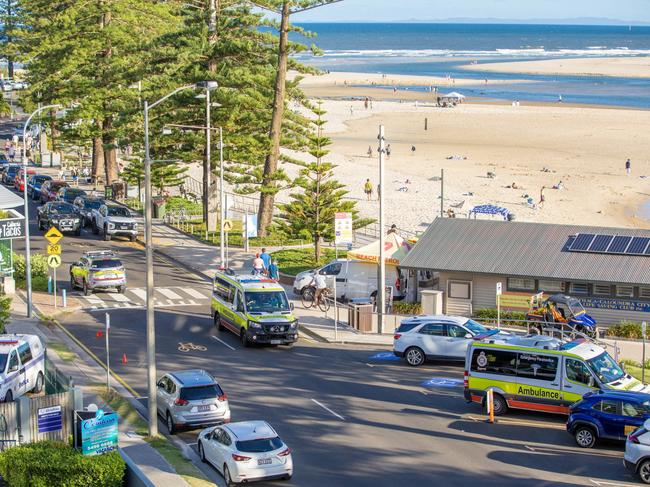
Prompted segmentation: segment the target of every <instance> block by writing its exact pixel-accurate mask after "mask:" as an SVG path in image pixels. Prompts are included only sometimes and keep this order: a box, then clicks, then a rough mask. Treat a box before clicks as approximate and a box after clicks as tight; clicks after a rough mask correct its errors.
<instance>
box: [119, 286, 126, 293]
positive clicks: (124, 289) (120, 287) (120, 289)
mask: <svg viewBox="0 0 650 487" xmlns="http://www.w3.org/2000/svg"><path fill="white" fill-rule="evenodd" d="M117 292H118V293H119V294H124V293H125V292H126V286H117Z"/></svg>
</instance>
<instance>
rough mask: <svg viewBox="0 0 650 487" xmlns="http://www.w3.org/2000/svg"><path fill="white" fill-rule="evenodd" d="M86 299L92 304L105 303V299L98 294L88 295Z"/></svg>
mask: <svg viewBox="0 0 650 487" xmlns="http://www.w3.org/2000/svg"><path fill="white" fill-rule="evenodd" d="M84 299H85V300H86V301H88V302H89V303H90V304H98V305H100V306H101V305H102V304H104V301H102V299H101V298H98V297H97V296H93V295H92V294H90V295H88V296H84Z"/></svg>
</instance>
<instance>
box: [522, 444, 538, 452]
mask: <svg viewBox="0 0 650 487" xmlns="http://www.w3.org/2000/svg"><path fill="white" fill-rule="evenodd" d="M524 448H526V449H527V450H530V451H537V450H535V449H534V448H533V447H532V446H528V445H524Z"/></svg>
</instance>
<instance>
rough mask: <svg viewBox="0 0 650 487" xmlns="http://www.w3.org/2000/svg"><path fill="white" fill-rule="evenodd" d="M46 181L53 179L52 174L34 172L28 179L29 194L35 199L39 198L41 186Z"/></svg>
mask: <svg viewBox="0 0 650 487" xmlns="http://www.w3.org/2000/svg"><path fill="white" fill-rule="evenodd" d="M45 181H52V178H51V177H50V176H46V175H45V174H34V175H33V176H32V177H30V178H29V179H28V180H27V195H28V196H30V197H31V198H32V199H33V200H37V199H39V198H40V196H41V186H42V185H43V183H44V182H45Z"/></svg>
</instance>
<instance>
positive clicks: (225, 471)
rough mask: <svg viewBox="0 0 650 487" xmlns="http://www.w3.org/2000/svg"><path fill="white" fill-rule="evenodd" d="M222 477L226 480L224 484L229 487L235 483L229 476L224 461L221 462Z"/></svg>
mask: <svg viewBox="0 0 650 487" xmlns="http://www.w3.org/2000/svg"><path fill="white" fill-rule="evenodd" d="M223 479H224V480H225V481H226V485H227V486H228V487H230V486H231V485H237V484H235V482H233V481H232V477H231V476H230V470H228V465H226V464H225V463H224V464H223Z"/></svg>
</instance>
